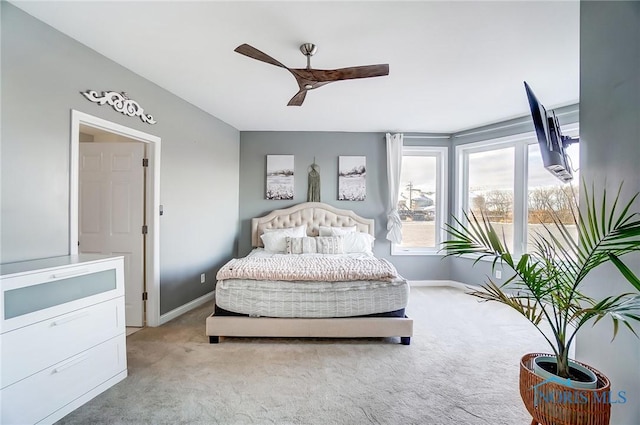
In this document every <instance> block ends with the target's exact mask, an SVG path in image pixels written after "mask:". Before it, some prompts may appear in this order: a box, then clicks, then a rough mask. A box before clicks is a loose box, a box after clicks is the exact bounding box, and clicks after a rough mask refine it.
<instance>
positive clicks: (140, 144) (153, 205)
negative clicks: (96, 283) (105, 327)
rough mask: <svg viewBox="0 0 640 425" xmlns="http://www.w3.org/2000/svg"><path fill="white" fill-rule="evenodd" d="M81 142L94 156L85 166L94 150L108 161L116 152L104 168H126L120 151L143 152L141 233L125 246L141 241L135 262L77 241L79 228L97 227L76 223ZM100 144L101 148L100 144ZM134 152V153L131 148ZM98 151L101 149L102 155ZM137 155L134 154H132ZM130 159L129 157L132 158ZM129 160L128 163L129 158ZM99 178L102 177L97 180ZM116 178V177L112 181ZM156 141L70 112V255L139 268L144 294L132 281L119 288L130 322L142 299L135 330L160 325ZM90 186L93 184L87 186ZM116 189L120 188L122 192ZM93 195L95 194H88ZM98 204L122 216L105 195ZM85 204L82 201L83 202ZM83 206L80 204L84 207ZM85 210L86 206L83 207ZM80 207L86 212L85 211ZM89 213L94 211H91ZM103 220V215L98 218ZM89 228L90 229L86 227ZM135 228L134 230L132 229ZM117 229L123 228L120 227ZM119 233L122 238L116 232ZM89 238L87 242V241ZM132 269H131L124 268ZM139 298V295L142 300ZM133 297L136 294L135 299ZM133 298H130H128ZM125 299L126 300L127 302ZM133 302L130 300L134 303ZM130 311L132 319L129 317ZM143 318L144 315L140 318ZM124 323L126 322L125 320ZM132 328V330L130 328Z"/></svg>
mask: <svg viewBox="0 0 640 425" xmlns="http://www.w3.org/2000/svg"><path fill="white" fill-rule="evenodd" d="M81 140H84V141H86V142H89V143H87V145H93V146H92V147H91V149H90V150H89V151H90V152H91V151H94V152H93V153H94V154H93V156H92V158H94V159H91V160H87V158H85V160H83V161H82V162H89V163H90V162H94V163H95V158H98V156H96V155H95V150H96V149H98V150H99V151H103V154H101V155H100V157H102V156H105V155H106V156H109V155H110V154H108V153H104V152H110V151H117V152H119V153H118V154H117V155H116V158H118V159H117V160H115V159H114V157H113V156H111V159H110V160H108V161H107V162H109V163H113V162H114V160H115V161H116V162H118V161H119V163H120V165H122V164H125V163H127V162H128V161H129V160H127V159H124V158H128V156H127V155H129V154H126V155H124V154H122V152H121V151H122V150H123V149H124V150H130V149H129V148H127V147H126V146H129V147H131V148H132V149H133V150H137V151H140V149H142V151H146V155H145V156H146V158H148V166H146V167H145V174H146V176H145V177H144V179H143V183H142V185H143V187H142V188H141V193H140V196H141V198H142V199H141V202H142V204H143V209H142V212H141V214H142V218H141V223H142V224H143V225H144V226H146V227H145V228H144V230H143V229H142V228H141V229H140V233H141V234H140V238H139V239H134V242H130V243H132V244H136V243H137V242H135V241H136V240H139V241H141V242H140V243H141V244H142V241H143V240H144V244H143V245H142V249H141V250H140V251H141V254H140V258H139V260H134V259H133V257H132V256H131V254H129V252H130V251H132V250H130V249H129V248H122V247H118V248H115V249H112V248H113V247H100V248H97V247H96V246H97V245H96V241H95V237H94V236H95V235H89V234H88V235H89V236H90V237H89V238H87V237H83V236H87V235H82V232H81V231H80V227H81V224H82V225H83V226H85V228H87V229H89V228H91V229H93V228H97V227H99V226H98V225H97V223H93V224H94V225H93V227H91V226H90V227H87V226H86V225H87V223H81V222H80V217H81V208H83V194H82V192H81V190H82V187H83V185H81V184H80V182H81V181H82V179H81V178H80V173H81V171H80V169H81V167H80V165H81V158H83V155H81V151H83V150H84V148H83V149H81V148H80V141H81ZM103 142H104V143H103ZM98 145H103V147H101V148H99V147H98ZM136 146H137V148H136ZM103 148H104V149H103ZM135 155H138V154H135ZM135 155H134V156H135ZM131 158H133V157H131ZM101 178H103V177H101ZM118 178H119V177H118ZM159 180H160V138H158V137H156V136H152V135H150V134H147V133H143V132H140V131H138V130H134V129H132V128H128V127H125V126H121V125H119V124H115V123H112V122H110V121H106V120H103V119H101V118H97V117H94V116H91V115H88V114H85V113H82V112H79V111H75V110H72V114H71V190H70V223H69V224H70V226H69V229H70V235H69V236H70V237H69V241H70V248H69V251H70V253H71V254H72V255H73V254H78V253H79V252H97V251H98V250H101V252H103V253H108V254H111V253H112V254H113V255H123V254H124V256H125V268H127V265H129V266H134V267H133V269H135V268H136V267H137V266H138V262H139V263H140V267H141V276H142V281H143V282H144V285H140V286H141V287H142V288H144V289H142V290H141V289H137V288H136V285H135V283H140V284H142V282H136V281H135V280H132V281H131V282H126V281H125V285H126V286H127V289H126V290H125V292H126V295H125V303H126V304H128V305H127V314H128V315H132V316H136V317H137V316H138V313H137V312H136V310H135V309H134V310H131V306H132V305H133V306H134V307H135V306H136V305H138V306H140V307H141V306H142V303H143V301H142V300H143V298H146V308H145V309H143V310H140V322H141V323H140V325H142V324H146V325H147V326H158V325H159V324H160V290H159V289H160V288H159V261H158V260H159V220H158V216H159V211H160V205H159V193H160V190H159V188H160V185H159ZM90 184H93V183H90ZM122 187H123V186H122V185H120V188H121V189H122ZM128 191H129V189H127V190H120V191H119V192H118V193H120V194H123V193H125V192H128ZM90 193H94V196H96V195H95V193H96V192H90ZM104 199H106V201H103V203H104V202H108V205H101V206H100V208H101V209H104V211H106V210H110V209H113V208H114V207H115V208H116V210H115V214H116V217H118V215H119V214H120V217H122V216H125V215H127V214H128V213H127V214H122V211H121V210H120V209H119V208H120V206H118V205H115V204H113V203H112V201H111V200H110V195H109V196H106V197H105V198H104ZM86 201H88V200H86ZM127 202H128V201H124V202H123V201H122V200H120V202H116V204H118V203H119V204H123V203H124V204H126V203H127ZM86 203H87V202H85V204H86ZM88 203H89V204H91V202H90V201H89V202H88ZM85 207H86V206H85ZM94 212H95V211H94ZM100 215H104V214H100ZM96 216H97V214H88V215H87V217H96ZM89 224H91V223H89ZM136 226H137V225H136ZM121 227H123V225H122V226H121ZM142 231H146V234H144V236H143V235H142ZM120 233H122V232H120ZM92 238H93V239H92ZM81 241H82V242H83V244H84V246H82V244H81V245H80V247H79V246H78V243H79V242H81ZM130 261H135V264H127V263H128V262H130ZM129 268H132V267H129ZM143 292H144V294H143ZM136 293H137V294H136ZM130 294H133V295H130ZM127 297H129V299H127ZM138 297H139V299H135V298H138ZM131 311H133V313H132V312H131ZM145 313H146V314H145ZM127 322H128V323H129V322H130V320H127ZM136 326H137V325H136Z"/></svg>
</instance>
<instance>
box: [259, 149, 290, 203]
mask: <svg viewBox="0 0 640 425" xmlns="http://www.w3.org/2000/svg"><path fill="white" fill-rule="evenodd" d="M293 164H294V156H293V155H267V185H266V199H274V200H275V199H293V192H294V175H293V171H294V165H293Z"/></svg>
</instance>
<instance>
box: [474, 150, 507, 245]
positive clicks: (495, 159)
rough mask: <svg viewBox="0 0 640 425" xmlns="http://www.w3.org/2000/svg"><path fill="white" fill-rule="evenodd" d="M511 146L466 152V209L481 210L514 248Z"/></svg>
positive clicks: (477, 213) (475, 212)
mask: <svg viewBox="0 0 640 425" xmlns="http://www.w3.org/2000/svg"><path fill="white" fill-rule="evenodd" d="M514 151H515V148H514V147H508V148H502V149H493V150H488V151H480V152H473V151H470V152H469V157H468V164H469V169H468V179H469V181H468V191H467V200H466V204H467V205H468V209H467V211H471V212H473V213H474V214H475V215H476V216H477V217H480V216H481V214H484V216H485V217H487V218H488V219H489V221H491V223H493V226H494V227H495V229H496V231H498V233H499V234H501V235H502V236H503V238H504V240H505V242H506V244H507V246H508V247H509V249H510V250H511V251H513V186H514V181H513V179H514V175H515V173H514V170H515V163H514V156H515V155H514Z"/></svg>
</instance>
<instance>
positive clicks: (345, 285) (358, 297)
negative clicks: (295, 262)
mask: <svg viewBox="0 0 640 425" xmlns="http://www.w3.org/2000/svg"><path fill="white" fill-rule="evenodd" d="M249 256H251V257H254V258H278V257H291V255H287V254H273V253H268V252H265V251H264V250H263V249H260V248H258V249H255V250H254V251H252V252H251V253H250V254H249ZM300 256H305V257H307V258H312V257H320V258H326V257H328V256H331V255H327V254H302V255H298V257H300ZM335 256H336V257H337V256H340V257H344V258H350V259H351V260H354V259H362V260H368V259H371V258H372V256H371V255H370V254H362V253H353V254H336V255H335ZM408 298H409V285H408V284H407V282H406V280H405V279H403V278H402V277H400V276H397V277H395V278H393V279H390V280H384V281H383V280H378V279H361V280H352V281H333V282H329V281H310V280H293V281H280V280H255V279H221V280H219V281H218V283H217V285H216V304H217V305H218V306H219V307H221V308H223V309H225V310H228V311H232V312H236V313H241V314H247V315H250V316H265V317H306V318H311V317H315V318H318V317H351V316H363V315H369V314H376V313H386V312H390V311H396V310H400V309H402V308H405V307H406V305H407V302H408Z"/></svg>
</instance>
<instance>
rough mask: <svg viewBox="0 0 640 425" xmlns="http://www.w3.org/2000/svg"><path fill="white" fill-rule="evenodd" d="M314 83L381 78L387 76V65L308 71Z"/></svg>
mask: <svg viewBox="0 0 640 425" xmlns="http://www.w3.org/2000/svg"><path fill="white" fill-rule="evenodd" d="M309 72H311V74H312V75H313V77H314V78H315V80H316V81H339V80H352V79H355V78H369V77H383V76H385V75H389V64H379V65H365V66H352V67H350V68H340V69H326V70H322V69H310V70H309Z"/></svg>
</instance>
